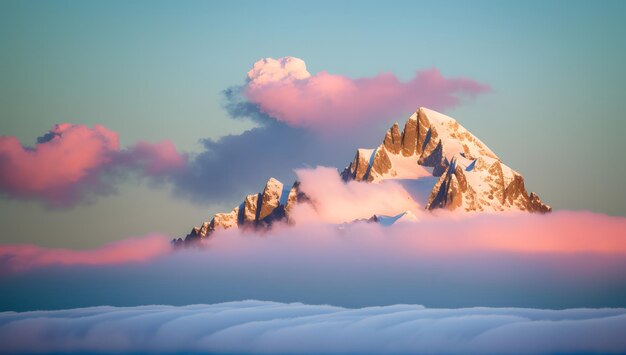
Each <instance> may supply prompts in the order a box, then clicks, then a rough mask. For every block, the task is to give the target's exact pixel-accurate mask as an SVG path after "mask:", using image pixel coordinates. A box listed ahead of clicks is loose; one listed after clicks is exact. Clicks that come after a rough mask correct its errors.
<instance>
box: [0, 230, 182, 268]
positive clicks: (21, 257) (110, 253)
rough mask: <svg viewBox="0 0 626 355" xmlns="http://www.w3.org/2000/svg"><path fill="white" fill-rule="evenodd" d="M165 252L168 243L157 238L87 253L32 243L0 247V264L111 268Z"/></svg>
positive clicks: (3, 266) (37, 266)
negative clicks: (114, 265)
mask: <svg viewBox="0 0 626 355" xmlns="http://www.w3.org/2000/svg"><path fill="white" fill-rule="evenodd" d="M169 251H171V245H170V243H169V240H168V238H167V237H164V236H161V235H149V236H145V237H141V238H129V239H125V240H121V241H117V242H113V243H110V244H107V245H104V246H102V247H100V248H96V249H91V250H71V249H53V248H42V247H39V246H36V245H32V244H17V245H0V261H1V264H0V265H2V269H3V270H4V271H5V272H21V271H26V270H29V269H34V268H41V267H47V266H53V265H64V266H85V265H90V266H95V265H113V264H124V263H129V262H142V261H147V260H151V259H154V258H156V257H158V256H161V255H163V254H165V253H167V252H169Z"/></svg>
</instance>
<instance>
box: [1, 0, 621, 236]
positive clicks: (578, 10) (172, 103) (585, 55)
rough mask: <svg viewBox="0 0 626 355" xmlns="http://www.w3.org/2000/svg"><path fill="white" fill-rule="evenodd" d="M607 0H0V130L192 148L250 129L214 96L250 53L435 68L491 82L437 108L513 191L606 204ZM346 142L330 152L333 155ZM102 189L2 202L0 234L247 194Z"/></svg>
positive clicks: (160, 214) (169, 213) (206, 206)
mask: <svg viewBox="0 0 626 355" xmlns="http://www.w3.org/2000/svg"><path fill="white" fill-rule="evenodd" d="M624 10H626V6H625V5H624V3H623V2H619V1H614V2H610V1H605V2H591V1H589V2H582V1H548V2H543V1H542V2H540V1H527V2H497V1H492V2H491V1H484V2H478V1H477V2H465V1H459V2H415V1H410V2H401V1H397V2H392V3H391V4H383V3H380V2H362V1H358V2H357V1H352V2H351V1H345V2H340V3H336V2H320V1H315V2H279V1H272V2H235V1H229V2H217V1H215V2H213V1H211V2H209V1H203V2H200V1H199V2H193V1H186V2H175V1H150V2H148V1H48V2H41V1H0V63H1V64H2V65H1V66H0V117H1V118H2V119H1V120H0V134H1V135H5V136H16V137H18V138H19V139H20V140H21V141H22V142H23V143H25V144H34V143H35V139H36V137H38V136H40V135H42V134H43V133H44V132H46V131H47V130H49V129H50V127H51V126H52V125H53V124H55V123H59V122H71V123H81V124H88V125H90V126H91V125H93V124H96V123H97V124H103V125H105V126H106V127H108V128H110V129H112V130H114V131H117V132H118V133H119V134H120V139H121V144H122V146H126V145H130V144H132V143H134V142H136V141H139V140H148V141H159V140H163V139H169V140H171V141H172V142H173V143H174V144H175V145H176V147H177V148H178V149H179V150H181V151H185V152H191V153H194V152H201V151H202V150H203V147H202V145H201V144H200V143H199V140H200V139H206V138H211V139H218V138H219V137H222V136H224V135H227V134H235V135H237V134H240V133H241V132H243V131H244V130H246V129H250V128H252V127H254V126H255V125H256V123H254V122H252V121H250V120H245V119H233V118H231V117H229V115H228V113H227V112H226V111H225V110H224V109H223V107H222V106H223V104H224V101H225V99H224V96H223V94H222V91H223V90H225V89H227V88H229V87H232V86H236V85H242V84H243V83H244V79H245V76H246V73H247V71H248V70H250V68H251V66H252V64H253V63H254V62H255V61H257V60H258V59H260V58H263V57H273V58H278V57H283V56H296V57H299V58H302V59H303V60H304V61H306V63H307V67H308V70H309V71H310V72H311V73H317V72H320V71H327V72H329V73H333V74H341V75H345V76H348V77H351V78H359V77H369V76H374V75H376V74H377V73H379V72H393V73H394V74H395V75H397V76H398V77H399V78H401V79H403V80H408V79H410V78H411V77H412V76H413V74H414V73H415V71H416V70H422V69H428V68H432V67H436V68H438V69H439V70H441V72H442V73H443V74H444V75H445V76H446V77H459V76H463V77H468V78H472V79H474V80H476V81H478V82H481V83H485V84H488V85H490V86H491V88H492V92H490V93H488V94H485V95H481V96H479V97H477V98H476V99H473V100H467V101H466V102H464V103H463V104H462V105H460V106H458V107H457V108H454V109H450V110H448V111H446V113H447V114H449V115H451V116H453V117H455V118H457V119H458V120H459V121H460V122H461V123H462V124H463V125H464V126H465V127H467V128H468V129H469V130H470V131H471V132H473V133H474V134H475V135H476V136H478V137H480V138H481V139H482V140H483V141H484V142H485V143H487V144H488V145H489V147H490V148H491V149H492V150H494V151H495V152H496V153H497V154H498V155H499V156H500V157H501V158H502V159H503V161H504V162H505V163H507V165H509V166H511V167H513V168H514V169H516V170H517V171H519V172H521V173H522V174H523V175H524V177H525V179H526V184H527V187H528V188H529V190H533V191H537V192H538V193H539V194H540V196H541V197H542V199H543V200H544V201H546V202H547V203H549V204H551V205H553V207H555V208H556V209H573V210H591V211H595V212H601V213H607V214H611V215H621V216H624V215H626V208H625V207H624V203H623V201H624V199H625V198H626V189H623V188H621V183H622V180H623V176H624V174H625V173H626V168H624V166H625V165H624V162H625V161H624V156H623V148H624V143H623V138H622V135H623V134H624V132H625V131H626V130H625V128H626V125H625V123H624V113H625V112H626V101H625V100H624V93H625V92H626V87H625V86H626V84H624V83H625V82H626V70H625V69H624V66H623V63H625V62H626V46H625V45H624V44H625V39H624V34H625V33H626V24H624V21H623V19H622V17H623V13H624ZM418 106H419V102H416V104H415V108H417V107H418ZM405 118H406V117H381V124H383V125H386V124H388V123H391V122H393V121H403V120H405ZM383 134H384V131H381V132H380V138H381V139H382V137H383ZM374 143H376V142H374ZM368 144H369V145H371V144H372V142H370V141H368V142H363V143H362V145H364V146H365V145H368ZM353 148H357V147H356V146H355V147H353ZM353 148H350V149H347V150H346V151H343V149H342V151H341V152H338V153H337V154H338V155H340V157H341V160H342V161H343V156H345V157H346V159H345V164H347V163H348V161H349V160H350V159H351V157H352V155H353V152H354V149H353ZM338 167H339V168H342V167H343V166H338ZM268 177H269V176H259V183H258V185H259V186H258V187H259V188H260V187H261V186H262V185H263V182H264V181H265V179H266V178H268ZM207 183H208V184H210V183H211V182H210V181H209V182H207ZM117 188H118V193H117V194H113V195H109V196H105V197H101V198H98V199H96V200H95V201H94V202H91V203H89V204H84V205H80V206H79V207H75V208H70V209H63V210H51V209H50V208H47V207H45V206H42V205H41V204H40V203H38V202H37V201H21V200H16V199H9V198H3V199H2V200H0V212H1V216H2V217H1V218H2V224H3V225H4V226H6V227H5V230H4V232H3V236H2V238H3V239H2V242H3V243H9V242H32V243H39V244H42V245H50V246H66V247H87V246H95V245H100V244H103V243H105V242H108V241H111V240H116V239H122V238H125V237H128V236H131V235H142V234H145V233H148V232H162V233H170V234H173V235H180V234H185V233H186V232H187V229H188V228H189V226H191V225H195V224H197V223H198V222H199V221H201V220H203V219H205V218H207V217H208V216H209V215H210V214H211V213H214V212H218V211H222V210H230V208H231V207H232V206H234V205H235V204H237V203H238V201H239V200H240V197H242V196H243V195H245V194H247V193H250V192H252V191H248V190H246V189H244V191H236V192H234V194H240V196H239V197H238V198H235V197H233V198H231V199H228V198H220V199H211V198H206V199H203V200H202V201H197V200H196V201H190V200H189V199H188V198H187V197H186V195H185V194H182V193H180V192H178V191H174V192H172V191H170V190H171V189H170V188H169V187H168V186H167V185H162V184H161V185H157V186H153V185H151V184H149V183H145V182H144V183H138V182H133V181H126V182H124V183H121V184H120V185H118V186H117ZM103 216H106V218H103ZM33 221H37V222H36V223H34V222H33ZM86 226H89V228H90V229H93V230H94V232H92V233H89V234H85V233H84V232H83V231H84V229H85V228H86ZM51 230H52V231H54V232H50V231H51Z"/></svg>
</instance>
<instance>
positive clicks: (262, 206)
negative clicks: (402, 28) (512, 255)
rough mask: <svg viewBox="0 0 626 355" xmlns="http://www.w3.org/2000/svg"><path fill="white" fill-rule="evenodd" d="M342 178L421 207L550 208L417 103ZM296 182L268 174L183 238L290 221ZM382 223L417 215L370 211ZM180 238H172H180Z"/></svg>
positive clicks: (461, 132)
mask: <svg viewBox="0 0 626 355" xmlns="http://www.w3.org/2000/svg"><path fill="white" fill-rule="evenodd" d="M341 177H342V179H343V180H344V181H346V182H347V181H359V182H363V183H378V182H381V181H384V180H395V181H397V182H399V183H400V184H401V185H403V186H404V188H405V189H406V190H407V191H408V192H409V193H410V194H411V196H412V197H413V199H414V200H415V201H416V202H418V203H420V204H421V206H422V207H423V208H424V210H425V211H430V210H434V209H446V210H450V211H461V212H501V211H526V212H539V213H545V212H550V211H551V210H552V209H551V207H550V206H548V205H546V204H544V203H543V202H542V201H541V199H540V198H539V196H538V195H537V194H535V193H534V192H533V193H530V194H528V192H527V191H526V187H525V185H524V178H523V177H522V175H520V174H519V173H518V172H516V171H515V170H513V169H511V168H510V167H508V166H507V165H505V164H503V163H502V161H501V160H500V158H498V156H497V155H496V154H495V153H494V152H493V151H492V150H491V149H489V147H487V145H486V144H485V143H483V142H482V141H481V140H480V139H478V138H477V137H475V136H474V135H473V134H471V133H470V132H469V131H468V130H467V129H466V128H465V127H463V126H462V125H461V124H459V123H458V122H457V121H456V120H455V119H454V118H452V117H449V116H446V115H444V114H442V113H439V112H436V111H433V110H430V109H428V108H424V107H420V108H419V109H418V110H417V111H415V112H414V113H413V114H412V115H411V116H410V117H409V118H408V119H407V120H406V122H405V124H404V128H403V129H402V131H400V125H399V124H398V123H394V124H393V125H392V126H391V128H389V130H388V131H387V132H386V133H385V136H384V138H383V142H382V143H381V144H380V145H379V146H378V147H376V148H373V149H364V148H360V149H357V151H356V155H355V157H354V160H353V161H352V162H351V163H350V164H349V165H348V166H347V167H346V168H345V169H344V170H343V172H342V173H341ZM299 187H300V184H299V182H295V183H294V184H293V185H292V186H291V187H290V188H285V187H284V185H283V183H281V182H280V181H278V180H276V179H275V178H270V179H269V180H268V181H267V182H266V184H265V186H264V188H263V191H262V192H261V193H258V194H253V195H248V196H246V197H245V199H244V201H243V202H242V203H241V204H240V205H239V206H237V207H235V208H234V209H233V210H232V211H231V212H229V213H217V214H215V216H213V218H211V219H210V220H209V221H207V222H204V223H202V225H201V226H200V227H194V228H193V229H192V231H191V232H190V233H189V234H188V235H187V237H186V238H185V241H194V240H199V239H202V238H206V237H209V236H210V235H211V234H212V233H213V232H215V231H216V230H219V229H229V228H234V227H239V228H250V227H252V228H259V227H263V228H266V227H268V226H270V225H271V224H272V223H273V222H274V221H278V220H283V221H287V222H288V223H289V222H292V220H291V218H290V211H291V209H292V208H293V207H294V206H295V205H296V204H298V203H302V202H304V201H307V202H309V203H312V202H311V201H310V200H309V198H308V197H307V196H306V195H305V194H304V193H303V192H302V191H300V188H299ZM370 219H371V220H372V221H375V222H378V223H381V224H383V225H384V224H385V223H388V224H389V223H391V224H393V223H395V221H396V220H399V219H402V220H416V219H417V218H416V217H415V216H414V215H413V214H412V213H409V212H405V213H403V214H400V215H397V216H383V215H374V216H373V217H372V218H370ZM182 242H183V240H182V239H181V238H179V239H177V240H175V241H174V244H180V243H182Z"/></svg>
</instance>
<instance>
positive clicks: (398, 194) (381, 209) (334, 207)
mask: <svg viewBox="0 0 626 355" xmlns="http://www.w3.org/2000/svg"><path fill="white" fill-rule="evenodd" d="M296 174H297V175H298V180H299V181H300V183H301V185H300V188H301V190H302V191H303V192H304V193H305V194H306V195H307V196H309V197H310V198H311V199H312V200H313V202H314V204H315V208H313V207H312V206H311V205H309V204H300V205H298V206H296V208H295V209H294V211H293V214H292V217H293V218H294V220H295V221H296V222H312V221H316V222H323V223H347V222H352V221H354V220H357V219H367V218H370V217H372V216H373V215H374V214H382V215H391V216H393V215H397V214H399V213H402V212H405V211H411V213H413V214H414V215H420V214H421V211H422V210H423V207H422V206H420V205H419V204H418V203H417V202H416V201H415V200H413V198H412V197H411V195H410V194H409V193H408V192H407V191H406V190H405V189H404V188H403V187H402V186H401V185H400V184H398V183H396V182H394V181H383V182H381V183H377V184H367V183H361V182H358V181H350V182H347V183H344V182H343V181H342V180H341V178H340V177H339V173H338V172H337V169H335V168H328V167H321V166H320V167H317V168H315V169H298V170H296Z"/></svg>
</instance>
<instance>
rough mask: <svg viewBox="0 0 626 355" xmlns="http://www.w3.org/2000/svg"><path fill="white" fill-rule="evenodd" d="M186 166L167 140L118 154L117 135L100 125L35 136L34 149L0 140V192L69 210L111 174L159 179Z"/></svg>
mask: <svg viewBox="0 0 626 355" xmlns="http://www.w3.org/2000/svg"><path fill="white" fill-rule="evenodd" d="M185 163H186V157H185V156H183V155H181V154H179V153H178V152H176V148H175V147H174V145H173V144H172V143H171V142H169V141H163V142H160V143H148V142H138V143H137V144H135V145H134V146H132V147H130V148H128V149H120V145H119V138H118V134H117V133H116V132H114V131H111V130H109V129H107V128H105V127H103V126H100V125H95V126H94V127H93V128H90V127H87V126H85V125H75V124H69V123H62V124H58V125H55V126H54V127H53V128H52V129H51V130H50V131H49V132H47V133H46V134H44V135H43V136H41V137H39V138H38V139H37V145H36V146H35V147H33V148H30V147H24V146H23V145H22V144H21V143H20V142H19V140H18V139H17V138H16V137H13V136H3V137H0V193H3V194H5V195H7V196H10V197H17V198H35V199H41V200H44V201H46V202H47V203H49V204H50V205H72V204H74V203H76V202H77V201H79V200H81V199H82V198H83V197H84V196H85V195H86V194H89V193H92V192H94V191H98V190H105V189H107V187H108V185H107V184H106V183H105V182H104V180H106V178H105V175H106V174H107V173H114V172H115V170H116V169H117V170H132V171H138V172H140V173H141V174H143V175H145V176H151V177H158V176H163V175H166V174H169V173H171V172H172V171H177V170H180V169H182V168H183V167H184V166H185Z"/></svg>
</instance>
